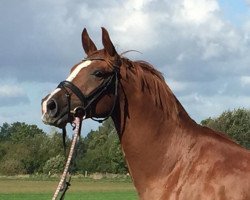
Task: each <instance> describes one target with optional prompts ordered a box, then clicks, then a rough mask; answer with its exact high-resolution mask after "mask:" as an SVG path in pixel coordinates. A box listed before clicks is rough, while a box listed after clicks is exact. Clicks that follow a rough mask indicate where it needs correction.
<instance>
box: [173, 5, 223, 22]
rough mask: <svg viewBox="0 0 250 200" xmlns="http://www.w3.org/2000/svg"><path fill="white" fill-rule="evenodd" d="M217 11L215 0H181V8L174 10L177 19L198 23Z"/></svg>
mask: <svg viewBox="0 0 250 200" xmlns="http://www.w3.org/2000/svg"><path fill="white" fill-rule="evenodd" d="M217 11H219V5H218V2H217V1H216V0H183V1H182V2H181V9H180V10H179V11H175V13H176V16H177V20H178V21H181V22H189V23H192V24H196V25H199V24H201V23H205V22H206V21H207V20H209V18H210V17H213V15H214V13H215V12H217Z"/></svg>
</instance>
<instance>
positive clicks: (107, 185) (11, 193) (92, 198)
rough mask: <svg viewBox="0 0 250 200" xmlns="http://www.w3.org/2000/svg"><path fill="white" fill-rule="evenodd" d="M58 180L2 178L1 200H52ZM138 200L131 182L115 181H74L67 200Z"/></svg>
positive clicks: (0, 187) (0, 182)
mask: <svg viewBox="0 0 250 200" xmlns="http://www.w3.org/2000/svg"><path fill="white" fill-rule="evenodd" d="M57 184H58V181H57V180H43V181H41V180H32V179H20V178H17V179H6V178H0V199H1V200H34V199H35V200H45V199H46V200H47V199H51V198H52V195H53V193H54V190H55V188H56V186H57ZM81 199H83V200H136V199H138V198H137V195H136V192H135V189H134V187H133V185H132V183H130V182H126V181H125V182H122V181H113V180H99V181H94V180H88V179H72V180H71V186H70V188H69V190H68V191H67V194H66V197H65V200H81Z"/></svg>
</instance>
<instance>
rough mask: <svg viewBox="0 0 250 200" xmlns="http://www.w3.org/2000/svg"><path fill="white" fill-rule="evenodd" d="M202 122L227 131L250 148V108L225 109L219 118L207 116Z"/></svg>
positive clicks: (218, 129)
mask: <svg viewBox="0 0 250 200" xmlns="http://www.w3.org/2000/svg"><path fill="white" fill-rule="evenodd" d="M201 124H202V125H204V126H207V127H210V128H212V129H214V130H216V131H221V132H224V133H226V134H227V135H228V136H229V137H231V138H232V139H234V140H235V141H236V142H237V143H238V144H240V145H242V146H244V147H245V148H248V149H250V110H246V109H235V110H233V111H225V112H223V113H222V114H221V115H220V116H219V117H217V118H207V119H205V120H202V121H201Z"/></svg>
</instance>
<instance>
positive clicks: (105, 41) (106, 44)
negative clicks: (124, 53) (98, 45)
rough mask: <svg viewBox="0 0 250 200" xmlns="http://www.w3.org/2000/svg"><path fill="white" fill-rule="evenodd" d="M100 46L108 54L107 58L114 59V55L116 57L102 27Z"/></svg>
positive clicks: (113, 48) (106, 32)
mask: <svg viewBox="0 0 250 200" xmlns="http://www.w3.org/2000/svg"><path fill="white" fill-rule="evenodd" d="M102 44H103V46H104V49H105V50H106V52H107V53H108V54H109V56H111V57H114V56H115V55H117V52H116V50H115V47H114V45H113V43H112V42H111V40H110V37H109V34H108V31H107V30H106V29H105V28H103V27H102Z"/></svg>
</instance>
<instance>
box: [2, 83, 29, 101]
mask: <svg viewBox="0 0 250 200" xmlns="http://www.w3.org/2000/svg"><path fill="white" fill-rule="evenodd" d="M23 95H25V92H24V90H23V88H21V87H19V86H17V85H0V97H6V98H7V97H19V96H23Z"/></svg>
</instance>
